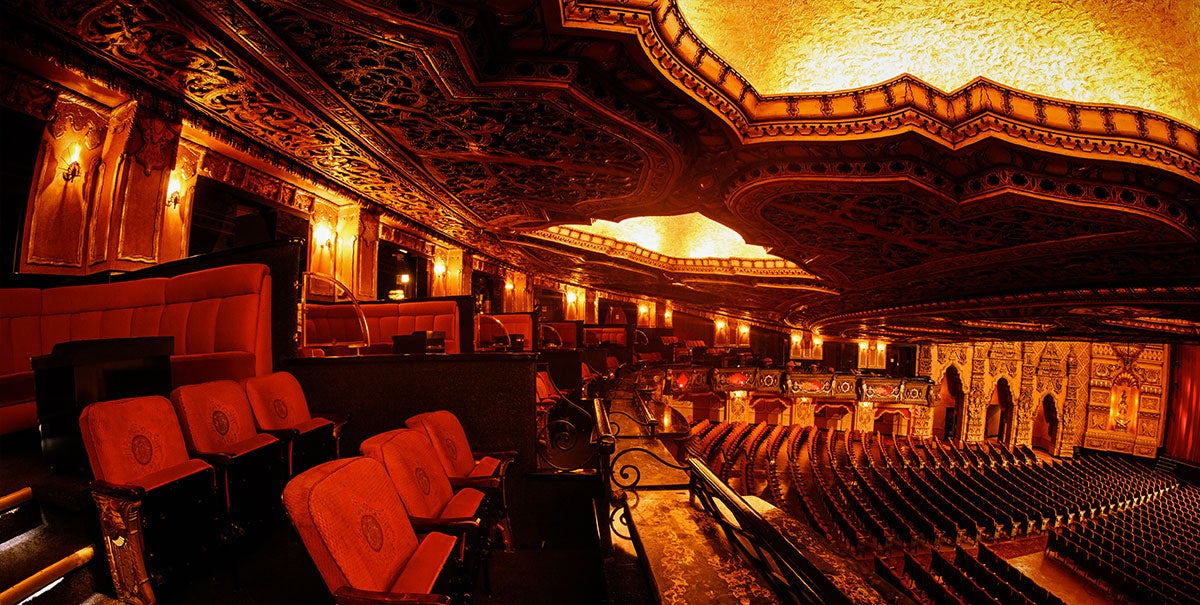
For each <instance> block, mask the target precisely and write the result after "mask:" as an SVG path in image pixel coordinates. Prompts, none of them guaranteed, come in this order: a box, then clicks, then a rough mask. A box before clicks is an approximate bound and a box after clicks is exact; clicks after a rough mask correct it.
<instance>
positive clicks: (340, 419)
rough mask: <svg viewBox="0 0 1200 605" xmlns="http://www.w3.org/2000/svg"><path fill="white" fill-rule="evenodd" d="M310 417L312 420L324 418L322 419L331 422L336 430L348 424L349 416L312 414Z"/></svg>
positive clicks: (325, 413)
mask: <svg viewBox="0 0 1200 605" xmlns="http://www.w3.org/2000/svg"><path fill="white" fill-rule="evenodd" d="M312 417H313V418H324V419H326V420H328V421H330V422H332V423H333V424H334V425H336V426H337V427H338V428H341V427H342V425H344V424H346V423H347V422H350V414H341V413H338V412H313V414H312Z"/></svg>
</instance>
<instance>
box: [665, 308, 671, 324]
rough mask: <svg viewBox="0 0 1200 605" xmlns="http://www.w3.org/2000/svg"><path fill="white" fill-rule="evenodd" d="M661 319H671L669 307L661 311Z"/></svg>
mask: <svg viewBox="0 0 1200 605" xmlns="http://www.w3.org/2000/svg"><path fill="white" fill-rule="evenodd" d="M663 319H665V320H666V321H671V310H670V309H667V310H665V311H663Z"/></svg>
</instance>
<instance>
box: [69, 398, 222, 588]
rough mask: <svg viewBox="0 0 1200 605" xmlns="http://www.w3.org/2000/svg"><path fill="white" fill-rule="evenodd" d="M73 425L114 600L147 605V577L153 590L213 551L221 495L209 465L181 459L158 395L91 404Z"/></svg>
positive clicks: (166, 405)
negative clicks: (87, 466) (89, 478)
mask: <svg viewBox="0 0 1200 605" xmlns="http://www.w3.org/2000/svg"><path fill="white" fill-rule="evenodd" d="M79 426H80V430H81V432H82V434H83V440H84V445H85V447H86V449H87V454H88V460H89V461H90V463H91V467H92V472H93V473H94V475H95V477H96V480H95V481H93V482H92V495H93V498H94V499H95V500H96V505H97V508H98V510H99V514H100V525H101V531H102V532H103V535H104V543H105V547H106V548H107V550H108V556H109V560H110V569H111V571H112V574H113V583H114V585H115V587H116V589H117V594H118V597H119V598H121V599H122V600H129V601H134V602H149V601H147V600H146V598H147V597H149V598H150V599H151V600H152V599H153V596H152V595H153V590H154V588H152V587H151V578H153V579H154V581H153V583H154V584H155V587H158V586H160V585H161V583H162V582H163V581H164V578H166V579H168V580H169V578H170V577H171V575H172V573H173V572H175V571H177V570H179V569H182V568H184V567H186V565H187V563H188V561H189V560H190V559H191V558H194V557H196V556H198V555H197V553H198V552H203V551H204V550H206V548H207V547H212V546H214V545H215V540H214V538H215V537H216V536H217V535H218V534H219V528H220V524H219V520H220V518H221V516H222V512H223V508H224V494H222V493H220V491H219V490H218V487H217V483H216V477H215V473H214V469H213V467H212V466H210V465H209V464H208V463H207V462H205V461H203V460H200V459H199V458H192V457H191V456H189V454H188V450H187V444H186V442H185V440H184V436H183V432H182V431H181V430H180V428H179V420H178V418H177V417H176V416H175V411H174V410H173V409H172V408H171V402H170V401H168V400H167V398H165V397H160V396H149V397H135V398H131V399H119V400H113V401H104V402H99V403H94V404H91V405H89V406H87V407H86V408H84V410H83V413H82V414H81V415H80V418H79Z"/></svg>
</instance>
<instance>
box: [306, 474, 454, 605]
mask: <svg viewBox="0 0 1200 605" xmlns="http://www.w3.org/2000/svg"><path fill="white" fill-rule="evenodd" d="M283 504H284V507H285V508H286V509H287V513H288V516H289V517H290V518H291V520H292V524H293V525H294V526H295V527H296V531H297V532H298V533H299V534H300V538H301V540H302V541H303V542H304V546H305V548H306V549H307V550H308V554H309V556H310V557H312V560H313V563H315V564H316V566H317V569H318V570H319V571H320V572H321V577H322V579H324V580H325V585H326V586H328V587H329V591H330V592H331V593H333V595H334V598H335V599H336V600H337V602H338V603H344V604H351V603H449V602H450V600H449V599H448V598H446V597H444V596H439V595H433V594H430V593H431V592H432V591H433V589H434V585H435V583H436V582H437V579H438V576H439V575H440V574H441V572H442V568H443V567H444V566H445V564H446V561H447V560H448V558H449V557H450V554H451V553H452V552H453V551H454V547H455V540H454V538H453V537H451V536H449V535H446V534H443V533H439V532H433V533H430V534H428V535H426V536H425V537H424V538H423V539H422V540H420V542H418V540H417V536H416V533H415V532H414V531H413V528H412V525H411V524H410V522H409V519H408V515H407V513H406V512H405V509H404V504H402V503H401V500H400V497H399V495H397V494H396V491H395V488H394V487H393V486H392V482H391V480H390V479H389V478H388V475H387V471H386V470H384V467H383V465H382V464H381V463H379V462H378V461H376V460H372V459H371V458H365V457H356V458H346V459H342V460H334V461H332V462H326V463H323V464H320V465H317V466H315V467H313V468H311V469H309V470H307V471H305V472H303V473H301V474H299V475H297V476H296V477H295V478H293V479H292V480H291V481H290V482H289V483H288V485H287V487H286V488H284V490H283Z"/></svg>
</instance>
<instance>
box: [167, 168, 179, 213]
mask: <svg viewBox="0 0 1200 605" xmlns="http://www.w3.org/2000/svg"><path fill="white" fill-rule="evenodd" d="M182 191H183V184H182V183H180V182H179V175H178V174H176V173H175V171H174V170H172V171H171V180H170V181H167V208H178V207H179V200H180V198H182V197H183V194H182Z"/></svg>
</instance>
